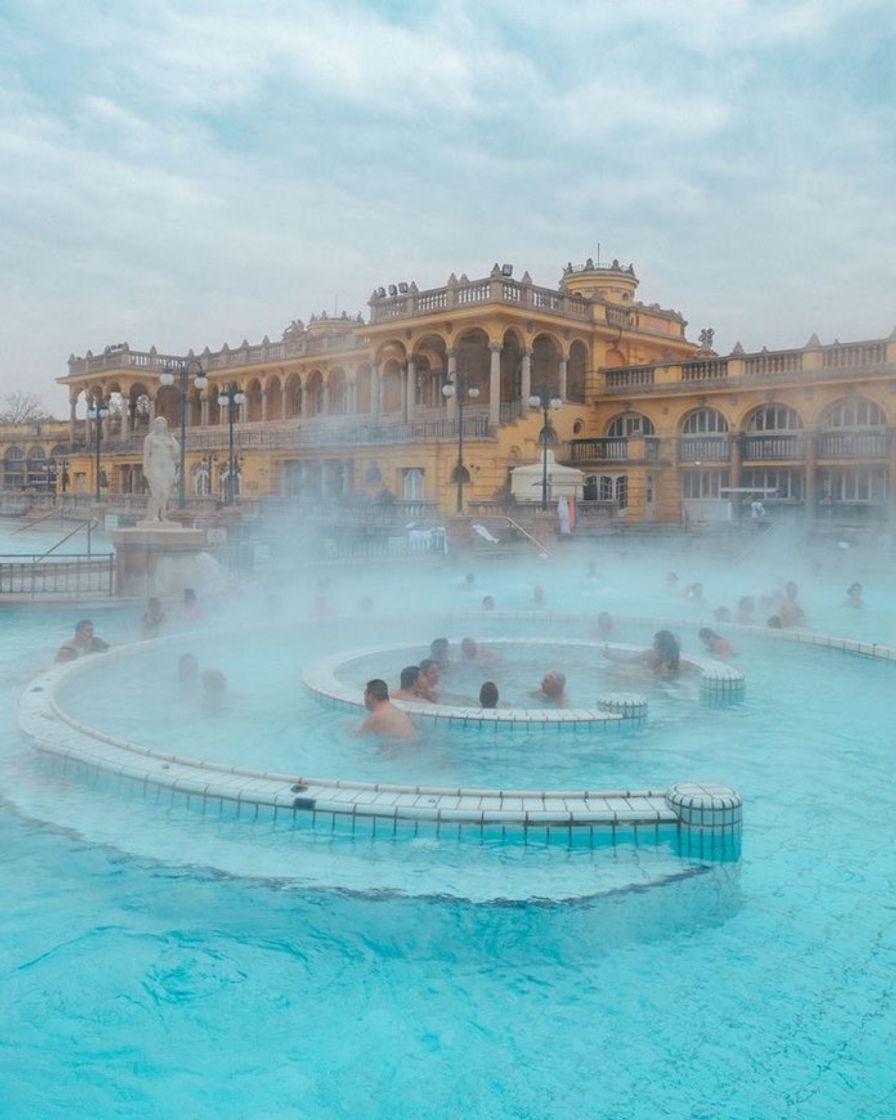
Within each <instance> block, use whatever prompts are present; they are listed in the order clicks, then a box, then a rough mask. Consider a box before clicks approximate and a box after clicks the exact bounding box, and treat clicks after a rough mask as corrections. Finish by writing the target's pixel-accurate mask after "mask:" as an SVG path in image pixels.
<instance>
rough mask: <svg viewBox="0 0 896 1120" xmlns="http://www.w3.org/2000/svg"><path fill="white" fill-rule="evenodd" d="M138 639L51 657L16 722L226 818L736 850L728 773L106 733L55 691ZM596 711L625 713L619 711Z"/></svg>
mask: <svg viewBox="0 0 896 1120" xmlns="http://www.w3.org/2000/svg"><path fill="white" fill-rule="evenodd" d="M161 641H163V642H165V643H169V642H174V641H182V638H181V636H173V637H172V638H165V639H161ZM399 648H406V646H405V645H402V646H401V647H399ZM143 649H145V643H135V644H134V645H131V646H122V647H118V648H116V649H113V650H110V651H109V652H108V653H104V654H96V655H94V656H93V657H90V658H84V659H82V660H80V661H75V662H72V663H69V664H63V665H54V666H53V667H52V668H50V669H49V670H47V671H46V672H45V673H44V674H42V675H41V676H40V677H38V678H37V679H36V680H34V681H33V682H32V683H31V684H30V685H29V686H28V688H27V689H26V690H25V692H24V693H23V694H22V697H21V698H20V701H19V707H18V722H19V727H20V728H21V730H22V731H23V732H24V734H25V735H26V736H27V738H28V739H29V740H30V742H31V743H32V744H33V745H34V747H35V748H36V749H37V750H39V751H41V752H42V753H43V754H45V755H47V756H50V757H52V758H53V759H55V760H58V761H59V763H60V765H61V767H62V769H63V771H64V772H65V773H68V774H70V775H71V776H73V777H77V778H81V779H83V778H86V779H90V778H99V777H106V778H111V779H113V780H114V781H115V782H116V783H117V784H118V785H120V786H121V787H122V788H125V789H128V790H130V791H131V792H137V793H139V794H141V795H142V796H143V797H144V798H147V799H150V800H153V801H155V802H156V803H158V804H159V806H160V808H161V809H167V808H168V807H169V806H172V805H174V804H179V805H181V806H185V807H186V808H189V809H192V810H195V811H198V812H201V813H202V814H203V815H206V816H216V817H218V818H220V819H238V820H243V821H247V822H257V821H266V822H276V823H279V824H286V825H288V826H290V827H294V828H296V829H316V830H323V831H326V832H329V833H331V834H338V835H347V836H351V837H353V838H364V839H373V838H376V839H389V840H400V839H405V840H415V839H418V838H429V839H434V840H455V841H464V842H474V843H478V844H483V843H487V844H492V843H501V844H542V845H544V844H552V845H563V846H567V847H571V848H578V847H599V846H604V845H607V844H616V843H627V842H633V843H637V844H644V843H655V844H656V843H667V844H669V845H670V846H671V847H672V848H673V850H675V851H676V853H680V854H682V855H686V856H688V857H691V858H700V859H706V860H732V859H737V858H739V856H740V838H741V824H742V815H741V808H742V806H741V799H740V797H739V796H738V794H737V793H736V792H735V791H733V790H731V789H728V788H727V787H725V786H721V785H714V784H711V783H702V782H682V783H677V784H676V785H674V786H672V787H670V788H669V789H657V790H653V789H642V790H628V789H616V790H590V789H584V790H583V789H578V790H563V789H561V790H538V789H535V790H531V789H480V788H473V787H459V788H454V787H451V788H448V787H438V786H426V785H418V786H415V785H398V784H390V783H385V782H362V781H353V780H343V779H335V778H326V777H304V776H297V775H294V774H278V773H271V772H267V771H257V770H249V769H243V768H240V767H237V766H227V765H226V764H221V763H216V762H211V761H207V760H204V759H195V758H189V757H186V756H183V755H177V754H167V753H165V752H163V751H159V750H156V749H153V748H150V747H146V746H143V745H142V744H139V743H135V742H131V741H128V740H124V739H120V738H117V737H115V736H112V735H108V734H106V733H104V732H102V731H99V730H98V729H96V728H92V727H89V726H88V725H86V724H84V723H82V722H80V721H79V720H77V719H75V718H74V717H73V716H71V715H69V714H68V713H67V712H65V711H64V709H63V708H62V706H61V705H60V703H59V699H58V697H59V690H60V688H61V687H62V685H63V683H69V682H71V680H72V679H73V678H77V677H78V676H81V675H85V676H86V675H88V674H90V673H91V672H92V671H93V672H95V671H96V670H97V669H99V668H100V666H101V665H102V664H103V663H108V661H109V659H113V658H114V659H123V658H127V657H134V656H136V655H138V654H139V653H140V652H141V650H143ZM342 656H343V658H344V655H342ZM552 714H556V713H552ZM596 715H597V716H598V717H600V719H603V720H605V721H616V722H619V723H622V722H625V718H624V716H623V715H622V714H620V713H618V712H596ZM536 722H538V721H536ZM597 722H599V720H598V721H597Z"/></svg>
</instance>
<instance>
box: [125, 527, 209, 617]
mask: <svg viewBox="0 0 896 1120" xmlns="http://www.w3.org/2000/svg"><path fill="white" fill-rule="evenodd" d="M109 536H110V537H111V538H112V543H113V545H114V546H115V577H116V579H115V586H116V588H117V591H118V594H119V595H130V596H150V595H157V596H158V597H159V598H166V597H171V596H176V597H177V598H181V597H182V596H183V593H184V589H185V588H187V587H193V588H196V589H197V590H199V589H205V590H209V589H211V590H218V589H219V585H222V584H223V583H224V582H225V581H226V578H225V575H224V572H223V569H222V568H221V566H220V564H218V562H217V561H216V560H215V559H214V558H213V557H211V556H209V555H208V553H207V552H206V551H205V546H206V538H205V531H204V530H203V529H184V528H183V527H182V526H180V525H177V524H176V523H175V522H166V521H138V523H137V525H136V526H135V527H134V528H133V529H112V530H111V531H110V533H109Z"/></svg>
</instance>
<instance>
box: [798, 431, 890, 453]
mask: <svg viewBox="0 0 896 1120" xmlns="http://www.w3.org/2000/svg"><path fill="white" fill-rule="evenodd" d="M889 447H890V437H889V433H888V432H887V431H886V429H883V428H880V429H878V430H875V431H864V432H862V431H839V432H819V433H818V436H817V437H816V444H815V448H816V450H815V454H816V456H817V458H819V459H886V458H887V455H888V454H889Z"/></svg>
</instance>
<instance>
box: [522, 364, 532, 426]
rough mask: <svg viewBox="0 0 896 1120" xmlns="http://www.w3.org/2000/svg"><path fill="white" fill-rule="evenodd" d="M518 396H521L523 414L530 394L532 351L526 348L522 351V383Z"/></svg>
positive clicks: (527, 405)
mask: <svg viewBox="0 0 896 1120" xmlns="http://www.w3.org/2000/svg"><path fill="white" fill-rule="evenodd" d="M520 396H521V397H522V398H523V415H524V416H525V414H526V410H527V409H528V407H529V398H530V397H531V396H532V351H531V349H526V350H524V351H523V370H522V385H521V387H520Z"/></svg>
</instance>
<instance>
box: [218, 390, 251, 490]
mask: <svg viewBox="0 0 896 1120" xmlns="http://www.w3.org/2000/svg"><path fill="white" fill-rule="evenodd" d="M245 403H246V394H245V393H244V392H242V390H241V389H240V387H239V385H228V386H227V388H226V389H225V390H223V392H221V393H219V394H218V404H219V405H220V406H221V408H224V407H225V406H226V408H227V423H228V424H229V426H230V433H229V442H228V445H227V446H228V453H227V497H226V498H225V505H228V506H232V505H233V474H234V459H233V421H234V418H235V416H236V410H237V409H238V408H239V406H240V405H241V404H245Z"/></svg>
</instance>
